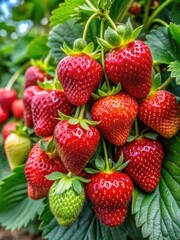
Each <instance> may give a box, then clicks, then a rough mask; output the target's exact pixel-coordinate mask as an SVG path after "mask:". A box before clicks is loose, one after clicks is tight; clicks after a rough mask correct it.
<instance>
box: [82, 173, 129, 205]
mask: <svg viewBox="0 0 180 240" xmlns="http://www.w3.org/2000/svg"><path fill="white" fill-rule="evenodd" d="M90 180H91V181H90V182H89V183H87V184H86V186H85V192H86V195H87V197H88V198H89V199H90V200H91V202H92V203H93V204H94V205H95V206H98V207H101V208H103V209H118V208H121V206H122V205H127V204H128V202H129V201H130V200H131V197H132V193H133V183H132V181H131V179H130V178H129V177H128V175H126V174H125V173H120V172H100V173H97V174H93V175H92V176H91V177H90Z"/></svg>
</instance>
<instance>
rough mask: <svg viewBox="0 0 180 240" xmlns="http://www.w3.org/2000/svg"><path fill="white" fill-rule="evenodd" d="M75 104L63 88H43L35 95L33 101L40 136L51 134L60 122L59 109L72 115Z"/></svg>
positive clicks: (33, 110) (33, 111) (36, 127)
mask: <svg viewBox="0 0 180 240" xmlns="http://www.w3.org/2000/svg"><path fill="white" fill-rule="evenodd" d="M72 109H73V106H72V104H71V103H70V102H68V100H67V99H66V97H65V94H64V92H63V91H61V90H43V91H41V92H39V93H38V94H36V96H34V97H33V99H32V103H31V110H32V117H33V123H34V129H35V133H36V135H38V136H44V137H46V136H49V135H52V134H53V132H54V128H55V126H56V124H57V123H58V122H59V120H57V119H56V118H58V117H59V115H58V110H59V111H60V112H62V113H64V114H66V115H70V114H71V112H72Z"/></svg>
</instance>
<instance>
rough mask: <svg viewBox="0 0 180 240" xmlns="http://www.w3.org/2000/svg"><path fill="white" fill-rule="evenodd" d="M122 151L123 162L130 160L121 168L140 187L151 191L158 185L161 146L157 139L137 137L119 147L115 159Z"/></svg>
mask: <svg viewBox="0 0 180 240" xmlns="http://www.w3.org/2000/svg"><path fill="white" fill-rule="evenodd" d="M122 153H123V155H124V162H126V161H128V160H129V161H130V162H129V163H128V165H127V166H126V167H125V168H124V169H123V171H124V172H125V173H127V174H128V176H129V177H130V178H131V179H132V180H133V181H134V182H135V183H136V184H137V185H138V186H139V187H141V188H142V189H144V190H145V191H147V192H152V191H153V190H155V188H156V187H157V186H158V183H159V179H160V172H161V163H162V160H163V148H162V146H161V144H160V143H159V142H158V141H157V140H153V139H149V138H145V137H139V138H137V139H135V140H133V141H132V142H129V143H126V144H125V145H123V146H122V147H120V148H119V149H118V151H117V153H116V157H117V159H119V156H120V155H121V154H122Z"/></svg>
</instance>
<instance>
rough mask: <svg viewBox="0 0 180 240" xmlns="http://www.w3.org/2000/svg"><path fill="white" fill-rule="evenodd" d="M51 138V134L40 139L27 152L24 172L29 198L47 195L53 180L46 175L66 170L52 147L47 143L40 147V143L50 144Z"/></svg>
mask: <svg viewBox="0 0 180 240" xmlns="http://www.w3.org/2000/svg"><path fill="white" fill-rule="evenodd" d="M51 140H52V137H51V136H50V137H47V138H44V139H42V140H40V141H39V142H37V143H36V144H35V145H34V147H33V148H32V149H31V151H30V153H29V156H28V159H27V162H26V166H25V174H26V178H27V182H28V196H29V197H30V198H31V199H40V198H43V197H46V196H47V195H48V192H49V189H50V187H51V185H52V184H53V181H50V180H48V179H46V178H45V176H46V175H48V174H50V173H52V172H55V171H59V172H63V173H66V172H67V170H66V169H65V167H64V165H63V163H62V161H61V159H60V157H59V156H58V154H57V151H56V149H55V148H54V147H53V148H50V145H47V146H46V147H44V148H42V144H43V145H45V144H50V141H51ZM41 148H42V149H41Z"/></svg>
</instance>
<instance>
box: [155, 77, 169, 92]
mask: <svg viewBox="0 0 180 240" xmlns="http://www.w3.org/2000/svg"><path fill="white" fill-rule="evenodd" d="M172 80H173V78H172V77H171V76H170V77H169V78H168V79H167V80H166V81H165V82H164V83H163V84H162V85H161V86H160V87H159V88H158V89H157V90H162V89H163V88H165V87H167V86H168V85H169V83H170V82H171V81H172Z"/></svg>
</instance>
